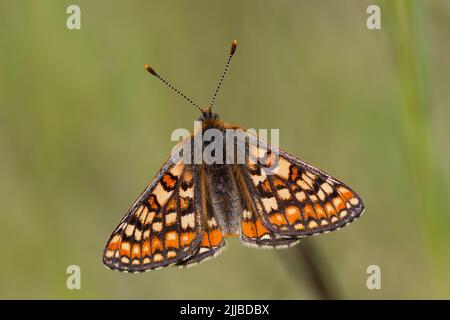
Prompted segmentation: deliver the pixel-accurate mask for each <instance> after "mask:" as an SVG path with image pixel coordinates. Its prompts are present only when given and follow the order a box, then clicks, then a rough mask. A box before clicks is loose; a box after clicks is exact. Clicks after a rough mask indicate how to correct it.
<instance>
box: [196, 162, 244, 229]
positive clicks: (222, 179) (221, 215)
mask: <svg viewBox="0 0 450 320" xmlns="http://www.w3.org/2000/svg"><path fill="white" fill-rule="evenodd" d="M204 170H205V175H206V191H207V192H208V194H209V197H210V201H211V207H212V209H213V211H214V212H213V215H214V217H215V218H216V220H217V222H218V224H219V226H220V228H221V230H222V233H223V234H224V235H238V234H239V218H238V213H239V212H240V211H241V207H240V197H239V193H238V191H237V188H236V182H235V181H234V178H233V174H232V171H231V166H230V165H224V164H222V165H217V164H216V165H205V166H204Z"/></svg>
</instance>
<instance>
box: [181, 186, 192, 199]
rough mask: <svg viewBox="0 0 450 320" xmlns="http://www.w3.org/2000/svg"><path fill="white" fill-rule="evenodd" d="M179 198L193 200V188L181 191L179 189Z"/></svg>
mask: <svg viewBox="0 0 450 320" xmlns="http://www.w3.org/2000/svg"><path fill="white" fill-rule="evenodd" d="M180 196H181V197H184V198H186V197H187V198H193V197H194V187H191V188H188V189H186V190H183V189H182V188H180Z"/></svg>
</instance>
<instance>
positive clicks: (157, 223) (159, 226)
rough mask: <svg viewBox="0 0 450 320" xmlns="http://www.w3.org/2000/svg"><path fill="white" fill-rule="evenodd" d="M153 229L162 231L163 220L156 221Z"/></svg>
mask: <svg viewBox="0 0 450 320" xmlns="http://www.w3.org/2000/svg"><path fill="white" fill-rule="evenodd" d="M152 229H153V231H156V232H160V231H161V230H162V223H161V222H154V223H153V225H152Z"/></svg>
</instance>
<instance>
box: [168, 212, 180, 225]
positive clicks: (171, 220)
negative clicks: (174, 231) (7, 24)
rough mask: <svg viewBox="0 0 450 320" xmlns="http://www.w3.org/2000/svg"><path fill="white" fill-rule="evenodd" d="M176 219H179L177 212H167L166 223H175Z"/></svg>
mask: <svg viewBox="0 0 450 320" xmlns="http://www.w3.org/2000/svg"><path fill="white" fill-rule="evenodd" d="M176 220H177V213H176V212H172V213H169V214H166V225H171V224H173V223H175V221H176Z"/></svg>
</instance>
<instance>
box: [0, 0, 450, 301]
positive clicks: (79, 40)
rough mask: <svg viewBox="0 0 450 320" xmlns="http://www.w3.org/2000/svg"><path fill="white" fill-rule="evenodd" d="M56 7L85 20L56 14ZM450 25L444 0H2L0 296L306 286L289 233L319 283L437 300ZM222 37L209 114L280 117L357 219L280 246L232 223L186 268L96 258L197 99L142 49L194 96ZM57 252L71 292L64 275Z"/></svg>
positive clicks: (285, 131) (279, 294)
mask: <svg viewBox="0 0 450 320" xmlns="http://www.w3.org/2000/svg"><path fill="white" fill-rule="evenodd" d="M70 4H77V5H79V6H80V7H81V30H68V29H67V28H66V19H67V17H68V14H66V8H67V6H68V5H70ZM370 4H378V5H380V6H381V19H382V20H381V22H382V29H381V30H368V29H367V27H366V19H367V17H368V14H367V13H366V9H367V7H368V5H370ZM449 31H450V2H448V1H445V0H434V1H400V0H398V1H360V0H345V1H332V0H330V1H320V2H319V1H287V0H281V1H280V0H279V1H259V0H248V1H235V0H230V1H221V2H218V1H217V2H214V3H212V2H211V1H206V0H205V1H170V2H169V1H167V2H163V1H159V2H156V1H129V2H124V1H117V0H115V1H105V0H103V1H95V2H94V1H86V0H85V1H82V0H78V1H49V0H46V1H31V0H28V1H20V2H19V1H15V2H11V1H6V0H2V1H1V2H0V43H1V50H0V179H1V183H0V226H1V228H2V232H1V236H0V239H1V241H2V246H1V247H2V253H1V255H0V270H1V272H0V298H45V299H47V298H62V299H80V298H85V299H92V298H99V299H104V298H138V299H166V298H172V299H189V298H190V299H196V298H205V299H210V298H219V299H220V298H227V299H230V298H235V299H240V298H245V299H315V298H320V297H322V296H321V295H320V293H319V291H320V290H318V289H317V286H316V285H315V284H314V281H311V272H310V271H311V270H308V266H307V264H305V261H304V259H303V258H302V255H301V254H299V252H301V250H302V249H301V248H302V246H303V245H307V246H308V247H309V248H310V249H311V250H312V251H313V253H312V257H313V260H314V261H315V262H316V266H315V268H317V270H316V271H317V274H318V275H319V277H320V278H321V280H322V281H323V282H324V284H325V286H327V287H328V289H327V290H328V291H329V292H332V293H331V294H330V295H329V296H328V297H333V298H354V299H363V298H364V299H380V298H388V299H390V298H402V299H407V298H447V299H448V298H450V273H449V272H448V271H450V270H449V266H450V262H449V256H450V250H449V249H450V242H449V230H450V222H449V220H450V219H449V209H448V208H449V207H450V204H449V197H448V192H449V184H450V151H449V148H448V146H449V145H448V138H449V135H450V129H449V126H448V119H449V118H450V108H449V101H450V90H449V81H450V59H449V56H450V42H449V41H448V39H449ZM233 39H237V40H238V41H239V46H238V50H237V54H236V56H235V58H234V61H233V64H232V66H231V69H230V72H229V73H228V78H227V80H226V81H225V84H224V86H223V90H222V92H221V93H220V95H219V97H218V101H217V111H218V112H219V113H220V115H221V117H222V119H224V120H225V121H227V122H229V123H233V124H239V125H241V126H243V127H247V128H280V146H281V147H282V148H283V149H285V150H287V151H288V152H289V153H291V154H293V155H296V156H299V157H300V158H302V159H304V160H306V161H308V162H310V163H312V164H314V165H316V166H318V167H320V168H322V169H324V170H325V171H328V172H330V173H331V174H333V175H335V176H336V177H338V178H339V179H342V180H343V181H345V182H346V183H347V184H349V185H350V186H352V187H353V188H354V189H355V190H356V191H358V193H359V194H360V195H361V197H362V198H363V199H364V202H365V205H366V212H365V214H364V216H363V217H362V218H361V219H360V220H358V221H357V222H355V223H354V224H352V225H351V226H349V227H347V228H345V229H344V230H341V231H338V232H335V233H331V234H326V235H322V236H319V237H314V238H312V239H308V240H307V241H304V243H301V244H300V245H298V246H297V247H294V248H291V249H286V250H283V251H273V250H257V249H250V248H246V247H243V246H241V244H240V243H239V240H238V239H232V240H231V241H228V250H226V251H225V252H224V253H222V254H221V255H220V256H219V257H217V258H215V259H213V260H210V261H208V262H206V263H203V264H200V265H198V266H195V267H193V268H189V269H185V270H180V269H176V268H167V269H163V270H159V271H155V272H150V273H144V274H138V275H130V274H122V273H117V272H113V271H110V270H108V269H106V268H105V267H104V266H103V264H102V261H101V256H102V251H103V247H104V245H105V243H106V240H107V239H108V237H109V235H110V233H111V232H112V230H113V229H114V228H115V226H116V224H117V222H118V221H119V220H120V219H121V218H122V216H123V214H124V212H125V210H126V209H127V208H128V206H129V205H130V204H131V203H132V202H133V200H134V199H135V198H136V197H137V196H138V195H139V193H140V192H141V191H142V189H143V188H144V187H145V186H146V184H147V183H148V182H149V181H150V179H151V178H152V177H153V175H154V174H155V173H156V171H157V170H158V169H159V167H160V165H161V164H162V162H163V161H164V160H165V159H166V157H167V156H168V154H169V153H170V150H171V148H172V147H173V143H172V142H171V141H170V134H171V132H172V130H174V129H175V128H180V127H181V128H188V129H192V126H193V123H192V121H193V120H194V119H197V118H198V116H199V114H198V111H197V110H195V109H194V108H193V107H192V106H191V105H189V104H188V103H186V102H185V101H183V100H182V99H181V98H180V97H179V96H177V95H176V94H173V93H171V92H169V91H168V89H167V88H166V87H164V86H163V85H162V84H161V83H159V82H158V81H157V80H156V79H154V78H152V77H151V76H150V75H149V74H148V73H147V72H145V71H144V69H143V64H144V63H149V64H151V65H152V66H154V67H155V69H156V70H158V71H159V72H160V73H161V74H162V75H163V76H165V77H166V78H167V79H168V80H170V81H171V82H172V83H173V84H174V85H175V86H177V87H178V88H179V89H181V90H182V91H183V92H184V93H186V94H187V95H188V96H190V97H192V98H193V99H194V100H195V101H197V102H198V103H200V104H201V105H205V104H207V103H208V102H209V99H210V97H211V95H212V93H213V91H214V89H215V86H216V84H217V81H218V78H219V76H220V72H221V71H222V68H223V66H224V64H225V59H226V57H227V54H228V50H229V46H230V43H231V41H232V40H233ZM72 264H75V265H79V266H80V267H81V286H82V289H81V290H68V289H67V288H66V279H67V276H68V275H67V274H66V268H67V266H69V265H72ZM369 265H378V266H380V268H381V286H382V288H381V290H368V289H367V287H366V279H367V277H368V276H369V275H368V274H367V273H366V269H367V267H368V266H369ZM309 269H310V268H309Z"/></svg>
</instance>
